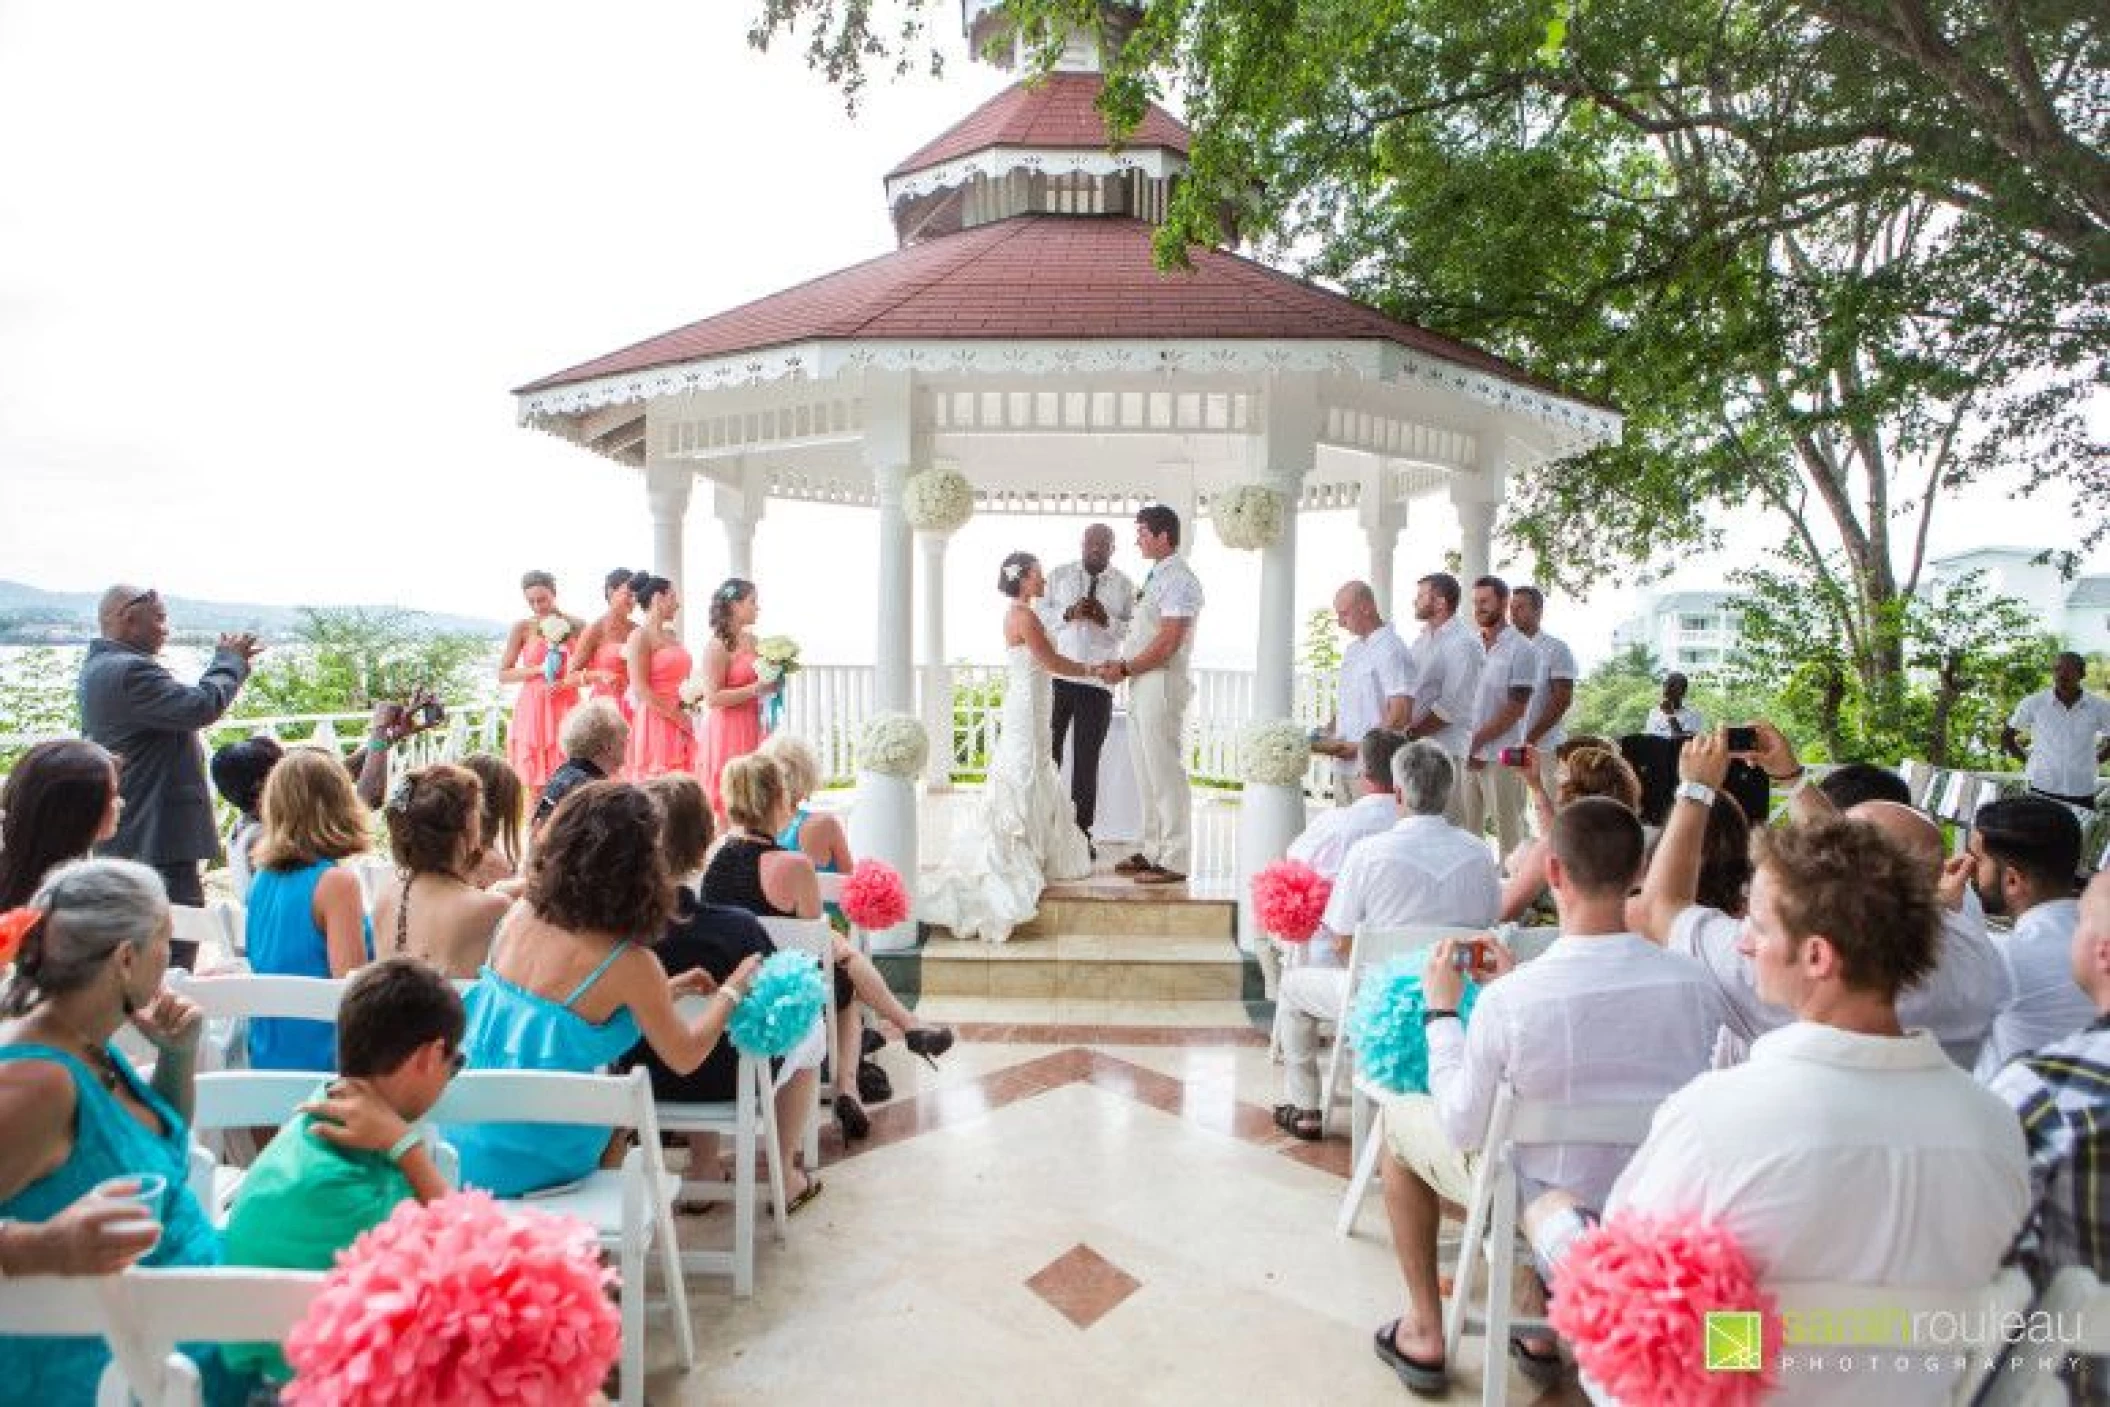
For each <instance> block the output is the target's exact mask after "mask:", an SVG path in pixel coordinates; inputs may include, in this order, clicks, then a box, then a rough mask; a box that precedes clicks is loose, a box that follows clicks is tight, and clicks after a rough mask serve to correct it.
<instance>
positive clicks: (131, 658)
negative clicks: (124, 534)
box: [80, 585, 262, 908]
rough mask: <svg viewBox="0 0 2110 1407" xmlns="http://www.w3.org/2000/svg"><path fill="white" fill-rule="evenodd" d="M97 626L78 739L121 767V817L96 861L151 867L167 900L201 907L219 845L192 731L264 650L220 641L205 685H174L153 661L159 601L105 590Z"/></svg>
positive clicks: (160, 633)
mask: <svg viewBox="0 0 2110 1407" xmlns="http://www.w3.org/2000/svg"><path fill="white" fill-rule="evenodd" d="M96 620H97V623H98V625H99V627H100V629H101V630H102V635H101V637H100V638H99V639H96V640H93V641H91V642H90V643H89V645H88V657H87V659H85V660H83V661H82V662H81V682H80V706H81V731H82V732H83V733H86V734H87V735H88V736H89V737H90V738H92V739H94V740H95V741H96V742H98V743H101V744H102V745H103V746H104V747H106V748H108V749H109V750H110V751H112V752H114V753H116V754H117V755H118V756H119V757H120V758H122V759H123V760H124V765H123V768H122V769H121V771H120V774H119V783H118V792H119V794H120V795H121V796H122V797H123V798H124V810H123V813H122V816H121V819H120V820H119V821H118V823H117V834H116V835H115V836H113V837H111V838H110V840H109V841H108V842H107V843H106V844H104V845H103V846H102V847H101V851H100V853H102V854H104V855H119V856H123V857H124V858H126V859H130V860H138V861H140V862H141V863H143V864H147V865H151V866H152V867H153V868H154V869H156V870H158V871H159V872H160V874H161V880H162V883H164V884H166V885H167V886H168V894H169V902H171V903H175V904H185V905H188V906H190V907H191V908H202V907H203V906H204V904H205V889H204V886H203V884H202V883H201V881H200V878H199V862H200V861H203V860H208V859H211V858H212V857H213V856H214V855H216V854H218V853H219V849H220V842H219V836H218V835H217V833H216V832H215V829H214V826H213V816H212V792H211V791H210V790H209V789H208V788H207V787H206V783H205V749H204V747H203V746H202V745H201V744H200V743H199V741H198V731H199V730H200V729H202V728H208V727H210V726H212V724H214V723H216V722H218V721H219V718H220V715H221V714H223V713H225V712H227V708H228V705H230V704H232V703H233V702H234V696H235V695H236V694H237V693H239V692H240V691H241V688H242V681H243V680H245V679H247V678H248V677H249V662H250V661H251V660H253V659H255V658H256V656H257V654H258V653H259V652H260V650H261V649H262V647H261V646H259V645H258V644H257V641H256V637H255V636H254V635H222V636H221V637H220V642H219V648H218V649H216V650H214V651H213V657H212V663H211V664H210V665H209V666H207V667H206V670H205V673H204V675H203V677H201V678H200V679H199V680H198V682H197V683H196V684H195V685H187V684H180V683H178V682H177V681H176V677H175V676H174V675H172V674H170V673H169V672H168V670H166V669H165V668H163V667H162V665H161V662H160V661H159V660H157V659H155V658H154V656H155V655H157V654H159V653H160V651H161V647H162V646H163V645H164V644H166V643H167V642H168V635H169V624H168V608H167V607H166V606H164V605H163V604H162V601H161V597H160V595H159V594H158V593H156V592H154V591H150V590H141V589H140V588H138V587H135V586H122V585H120V586H113V587H111V588H110V589H109V590H108V591H105V592H104V593H103V599H102V604H101V607H100V608H99V609H98V610H97V612H96Z"/></svg>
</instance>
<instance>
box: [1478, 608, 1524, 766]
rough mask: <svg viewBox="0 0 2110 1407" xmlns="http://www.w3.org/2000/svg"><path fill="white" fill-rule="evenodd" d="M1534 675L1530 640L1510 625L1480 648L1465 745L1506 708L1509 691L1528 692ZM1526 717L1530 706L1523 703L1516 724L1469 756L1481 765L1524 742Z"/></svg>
mask: <svg viewBox="0 0 2110 1407" xmlns="http://www.w3.org/2000/svg"><path fill="white" fill-rule="evenodd" d="M1475 638H1477V632H1475ZM1538 673H1539V655H1538V650H1537V649H1536V648H1534V647H1533V645H1532V643H1531V639H1530V637H1529V636H1527V635H1525V634H1524V632H1523V631H1521V630H1519V629H1517V628H1516V627H1515V626H1513V625H1505V626H1503V627H1502V629H1501V630H1500V631H1499V632H1498V633H1497V634H1496V635H1495V639H1494V643H1493V644H1491V645H1483V646H1482V651H1481V661H1480V678H1479V681H1478V687H1477V688H1476V689H1475V690H1474V693H1473V722H1472V728H1471V730H1470V731H1468V732H1467V734H1466V741H1468V742H1470V741H1472V736H1473V734H1474V733H1477V732H1479V731H1480V729H1481V728H1482V727H1483V726H1484V725H1485V724H1486V723H1487V721H1488V720H1489V719H1491V718H1493V717H1494V716H1495V715H1496V714H1498V713H1500V712H1501V711H1502V710H1503V709H1504V708H1506V707H1508V705H1509V691H1510V690H1512V689H1530V688H1532V687H1533V684H1534V681H1536V680H1537V678H1538ZM1530 716H1531V703H1530V700H1528V699H1527V700H1526V701H1525V703H1524V710H1523V712H1521V713H1519V714H1518V715H1517V721H1516V722H1514V723H1512V724H1510V725H1509V727H1508V728H1506V729H1504V730H1503V731H1502V732H1500V733H1497V734H1496V735H1495V736H1494V737H1492V738H1490V739H1488V740H1487V741H1486V742H1484V743H1482V744H1481V745H1480V750H1479V751H1478V752H1475V753H1474V754H1473V756H1474V757H1477V758H1479V759H1480V760H1481V761H1482V762H1493V761H1494V760H1495V759H1496V758H1497V757H1498V756H1499V755H1500V754H1501V751H1502V749H1503V748H1505V747H1515V746H1516V745H1517V744H1518V743H1520V742H1522V741H1524V720H1525V719H1526V718H1528V717H1530Z"/></svg>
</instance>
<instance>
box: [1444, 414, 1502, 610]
mask: <svg viewBox="0 0 2110 1407" xmlns="http://www.w3.org/2000/svg"><path fill="white" fill-rule="evenodd" d="M1503 484H1504V474H1503V466H1502V455H1501V449H1500V446H1499V445H1496V444H1491V443H1488V442H1486V441H1483V442H1482V443H1481V446H1480V448H1479V450H1478V452H1477V453H1476V454H1475V455H1474V464H1473V468H1472V470H1471V471H1470V472H1464V473H1457V474H1453V475H1452V476H1451V506H1452V507H1454V508H1456V509H1457V510H1458V537H1459V541H1458V566H1459V572H1458V575H1459V577H1460V578H1461V582H1462V584H1463V585H1464V586H1466V587H1467V588H1470V587H1471V586H1472V583H1473V580H1474V579H1475V578H1476V577H1483V576H1486V575H1487V574H1488V573H1489V572H1490V571H1492V570H1494V535H1495V509H1496V508H1498V507H1500V506H1501V503H1502V489H1503Z"/></svg>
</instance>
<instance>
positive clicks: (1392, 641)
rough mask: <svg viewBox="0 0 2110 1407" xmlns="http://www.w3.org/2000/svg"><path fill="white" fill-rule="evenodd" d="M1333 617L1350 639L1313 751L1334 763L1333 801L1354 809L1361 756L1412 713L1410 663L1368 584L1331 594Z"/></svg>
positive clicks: (1358, 792) (1403, 729) (1348, 585)
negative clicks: (1369, 741) (1367, 743)
mask: <svg viewBox="0 0 2110 1407" xmlns="http://www.w3.org/2000/svg"><path fill="white" fill-rule="evenodd" d="M1333 618H1334V620H1335V621H1336V622H1337V623H1338V624H1339V625H1340V627H1341V629H1343V630H1345V631H1347V632H1348V634H1349V635H1350V636H1351V637H1352V638H1351V639H1350V640H1349V642H1348V648H1347V649H1346V650H1345V651H1343V652H1342V654H1341V681H1340V686H1339V688H1338V689H1337V690H1336V692H1335V699H1334V715H1333V720H1332V721H1331V722H1329V723H1328V724H1327V725H1326V729H1325V731H1324V732H1323V733H1322V734H1321V735H1320V736H1319V738H1318V739H1317V740H1316V741H1315V742H1313V743H1312V745H1311V747H1312V751H1313V752H1319V753H1324V754H1325V755H1326V756H1328V757H1330V758H1332V759H1333V771H1334V778H1333V801H1334V805H1336V806H1352V805H1354V804H1355V801H1356V798H1357V797H1359V796H1360V795H1362V788H1361V787H1360V786H1359V785H1358V783H1359V781H1360V778H1361V771H1362V768H1361V764H1360V762H1359V760H1358V759H1359V758H1360V756H1361V750H1362V745H1363V738H1364V736H1365V735H1366V734H1368V733H1370V732H1372V731H1373V730H1375V729H1380V728H1382V729H1384V730H1386V731H1387V732H1392V733H1404V732H1406V730H1407V720H1408V719H1409V718H1411V717H1413V715H1414V659H1413V656H1412V655H1410V654H1408V653H1407V646H1406V642H1405V641H1403V640H1401V639H1400V638H1399V632H1398V631H1396V630H1394V629H1393V628H1392V626H1391V624H1390V623H1389V622H1387V621H1386V620H1385V617H1384V615H1383V613H1382V612H1380V611H1379V610H1378V608H1377V593H1376V592H1374V591H1372V590H1371V589H1370V583H1368V582H1365V581H1351V582H1347V583H1345V584H1343V585H1342V587H1341V589H1340V590H1338V591H1336V592H1334V593H1333Z"/></svg>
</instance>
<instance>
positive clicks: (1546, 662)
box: [1520, 630, 1582, 752]
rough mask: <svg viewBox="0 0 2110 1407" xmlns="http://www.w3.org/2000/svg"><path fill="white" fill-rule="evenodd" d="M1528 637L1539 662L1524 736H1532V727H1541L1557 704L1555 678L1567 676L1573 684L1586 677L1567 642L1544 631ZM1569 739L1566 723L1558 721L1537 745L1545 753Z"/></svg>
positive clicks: (1525, 712)
mask: <svg viewBox="0 0 2110 1407" xmlns="http://www.w3.org/2000/svg"><path fill="white" fill-rule="evenodd" d="M1524 638H1525V639H1527V640H1529V641H1530V642H1531V644H1532V647H1533V648H1534V649H1535V650H1537V652H1538V655H1537V658H1538V664H1539V667H1538V669H1537V671H1536V672H1535V673H1534V674H1533V675H1532V676H1531V706H1530V707H1529V708H1527V709H1525V710H1524V719H1525V722H1524V736H1525V737H1527V738H1528V737H1530V736H1531V730H1532V729H1533V728H1536V727H1538V726H1539V720H1541V719H1543V718H1544V717H1545V716H1546V713H1547V711H1548V710H1549V709H1551V708H1552V707H1553V681H1554V680H1556V679H1565V680H1567V681H1568V682H1569V683H1571V684H1572V683H1574V682H1575V681H1576V680H1577V679H1580V678H1581V677H1582V672H1581V671H1580V670H1578V669H1576V667H1575V651H1573V650H1571V649H1569V648H1568V642H1567V641H1565V640H1557V639H1555V638H1554V637H1553V636H1551V635H1548V634H1547V633H1546V632H1545V631H1543V630H1541V631H1540V632H1539V633H1538V634H1536V635H1527V636H1525V637H1524ZM1563 716H1564V717H1565V715H1563ZM1520 741H1521V740H1520ZM1566 741H1568V729H1567V727H1566V726H1565V724H1564V723H1556V724H1554V725H1553V726H1552V727H1551V728H1548V729H1547V730H1546V731H1545V733H1544V735H1543V736H1541V737H1540V738H1539V740H1538V741H1537V742H1536V743H1534V744H1533V746H1534V747H1536V748H1538V750H1539V751H1541V752H1551V751H1553V750H1554V749H1555V748H1557V747H1559V746H1560V745H1561V744H1562V743H1564V742H1566Z"/></svg>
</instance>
